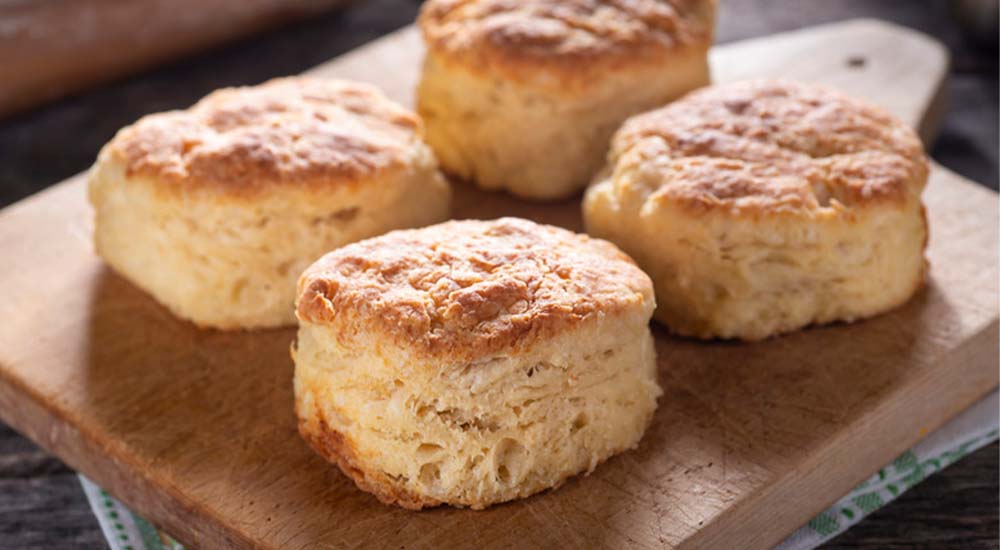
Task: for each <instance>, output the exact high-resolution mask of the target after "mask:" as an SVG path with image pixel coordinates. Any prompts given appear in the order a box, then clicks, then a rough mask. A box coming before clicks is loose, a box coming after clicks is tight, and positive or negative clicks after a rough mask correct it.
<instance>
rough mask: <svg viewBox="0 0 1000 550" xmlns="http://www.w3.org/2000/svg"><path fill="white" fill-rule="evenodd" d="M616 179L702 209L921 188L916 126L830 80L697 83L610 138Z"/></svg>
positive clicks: (817, 201) (831, 201)
mask: <svg viewBox="0 0 1000 550" xmlns="http://www.w3.org/2000/svg"><path fill="white" fill-rule="evenodd" d="M611 163H612V166H613V168H614V174H613V177H614V179H615V181H616V185H617V186H619V187H624V188H631V190H633V191H635V190H637V189H640V190H642V191H643V192H644V193H647V194H648V200H651V201H654V202H655V201H666V202H672V203H675V204H676V203H680V204H683V205H685V206H689V207H692V208H697V209H708V208H719V207H721V208H724V209H726V210H731V209H736V210H742V211H753V210H758V211H769V212H774V211H785V212H798V213H802V212H808V211H815V210H816V209H819V208H826V207H833V208H835V209H845V208H847V207H852V206H863V205H866V204H880V203H884V202H885V201H892V202H901V201H903V200H905V199H906V198H908V197H911V196H912V195H913V194H916V195H919V193H920V191H921V190H922V189H923V186H924V185H925V183H926V181H927V173H928V161H927V158H926V156H925V154H924V150H923V146H922V144H921V143H920V139H919V138H918V136H917V135H916V133H915V132H914V131H913V130H912V129H910V128H909V127H908V126H906V125H905V124H903V123H902V122H901V121H899V120H898V119H896V118H894V117H893V116H891V115H890V114H889V113H887V112H885V111H883V110H882V109H880V108H878V107H875V106H872V105H869V104H867V103H864V102H862V101H859V100H856V99H853V98H850V97H848V96H846V95H844V94H841V93H839V92H836V91H834V90H831V89H829V88H826V87H822V86H818V85H814V84H802V83H797V82H791V81H784V80H777V81H774V80H753V81H745V82H737V83H734V84H727V85H719V86H713V87H709V88H704V89H701V90H697V91H695V92H692V93H691V94H689V95H687V96H686V97H684V98H682V99H680V100H678V101H676V102H674V103H671V104H670V105H667V106H666V107H663V108H661V109H658V110H655V111H651V112H648V113H645V114H642V115H637V116H635V117H633V118H631V119H629V120H628V121H627V122H626V123H625V124H624V125H623V126H622V128H621V129H620V130H619V131H618V133H617V134H616V135H615V138H614V139H613V141H612V151H611Z"/></svg>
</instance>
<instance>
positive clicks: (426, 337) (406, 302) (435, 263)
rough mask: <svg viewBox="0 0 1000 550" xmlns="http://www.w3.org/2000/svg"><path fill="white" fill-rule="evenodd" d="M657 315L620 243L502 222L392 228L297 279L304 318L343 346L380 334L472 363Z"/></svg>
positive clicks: (419, 350)
mask: <svg viewBox="0 0 1000 550" xmlns="http://www.w3.org/2000/svg"><path fill="white" fill-rule="evenodd" d="M653 307H654V300H653V290H652V283H651V282H650V280H649V277H647V276H646V274H645V273H643V272H642V271H641V270H640V269H639V268H638V267H636V265H635V264H634V263H633V262H632V260H631V259H630V258H629V257H628V256H626V255H625V254H624V253H622V252H621V251H620V250H618V248H617V247H615V246H614V245H612V244H610V243H608V242H606V241H602V240H599V239H592V238H590V237H587V236H585V235H579V234H575V233H572V232H570V231H567V230H564V229H560V228H556V227H552V226H545V225H539V224H536V223H533V222H530V221H527V220H521V219H516V218H503V219H499V220H493V221H473V220H466V221H452V222H447V223H443V224H439V225H435V226H431V227H427V228H423V229H417V230H407V231H393V232H391V233H387V234H386V235H383V236H381V237H376V238H374V239H368V240H365V241H361V242H358V243H355V244H352V245H348V246H345V247H343V248H340V249H338V250H336V251H334V252H331V253H330V254H327V255H326V256H324V257H323V258H321V259H320V260H319V261H317V262H316V263H315V264H313V265H312V266H311V267H310V268H309V269H307V270H306V271H305V273H303V275H302V277H301V278H300V279H299V291H298V301H297V315H298V317H299V319H300V320H302V321H308V322H311V323H318V324H327V325H331V326H335V327H336V328H337V329H338V334H339V337H341V338H350V337H351V336H352V335H354V334H358V333H368V332H374V333H377V334H380V335H383V336H385V337H386V338H388V339H389V340H391V341H392V342H393V343H395V344H397V345H399V346H400V347H403V348H406V349H408V350H410V351H411V352H413V353H415V354H421V355H425V356H434V357H438V358H442V357H444V358H449V359H454V360H473V359H476V358H481V357H488V356H490V355H491V354H494V353H496V352H499V351H504V352H506V353H511V352H515V353H516V352H517V351H518V350H523V349H527V348H528V347H529V346H530V345H531V344H532V343H534V342H536V341H538V340H539V339H544V338H548V337H551V336H552V335H554V334H557V333H559V332H562V331H564V330H569V329H572V328H574V327H576V326H578V325H579V324H580V323H583V322H586V321H588V320H591V319H592V318H594V317H595V316H603V315H612V314H617V313H623V312H626V311H636V310H646V311H647V312H651V311H652V309H653Z"/></svg>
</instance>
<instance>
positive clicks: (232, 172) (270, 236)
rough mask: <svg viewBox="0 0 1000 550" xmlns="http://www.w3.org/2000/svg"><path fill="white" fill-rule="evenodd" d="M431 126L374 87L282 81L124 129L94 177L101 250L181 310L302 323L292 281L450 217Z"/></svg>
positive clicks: (231, 319)
mask: <svg viewBox="0 0 1000 550" xmlns="http://www.w3.org/2000/svg"><path fill="white" fill-rule="evenodd" d="M421 131H422V130H421V122H420V120H419V118H418V117H417V116H416V115H414V114H413V113H411V112H409V111H407V110H405V109H403V108H402V107H400V106H399V105H396V104H395V103H393V102H392V101H390V100H389V99H387V98H386V97H385V96H384V95H383V94H382V93H381V92H380V91H378V90H377V89H376V88H374V87H372V86H370V85H367V84H360V83H354V82H345V81H335V80H320V79H311V78H284V79H278V80H273V81H270V82H268V83H265V84H262V85H260V86H255V87H247V88H231V89H224V90H219V91H216V92H214V93H212V94H210V95H208V96H207V97H205V98H204V99H202V100H201V101H199V102H198V103H197V104H196V105H194V106H193V107H191V108H190V109H188V110H185V111H171V112H166V113H160V114H155V115H150V116H147V117H144V118H142V119H141V120H139V121H138V122H136V123H135V124H134V125H132V126H129V127H126V128H124V129H122V130H121V131H120V132H119V133H118V134H117V135H116V136H115V138H114V139H113V140H112V141H111V142H110V143H108V144H107V145H106V146H105V147H104V148H103V149H102V151H101V153H100V156H99V158H98V160H97V163H96V164H95V165H94V167H93V168H92V170H91V172H90V182H89V196H90V202H91V203H92V204H93V206H94V210H95V213H96V216H95V225H96V227H95V232H94V240H95V245H96V249H97V253H98V254H100V255H101V256H102V257H103V258H104V260H105V261H106V262H107V263H108V264H109V265H110V266H111V267H112V268H113V269H115V271H117V272H118V273H120V274H121V275H123V276H124V277H125V278H127V279H129V280H130V281H132V282H133V283H135V284H136V285H137V286H139V287H141V288H143V289H144V290H146V291H148V292H149V293H150V294H152V295H153V297H155V298H156V299H157V300H158V301H160V302H161V303H163V304H164V305H166V306H167V307H168V308H170V309H171V310H172V311H173V312H174V313H175V314H176V315H178V316H179V317H183V318H185V319H189V320H191V321H193V322H195V323H196V324H198V325H199V326H205V327H216V328H222V329H233V328H251V327H273V326H280V325H289V324H294V323H295V315H294V300H295V282H296V280H297V279H298V276H299V274H301V273H302V270H303V269H305V268H306V266H308V265H309V264H311V263H312V262H314V261H315V260H316V259H317V258H319V257H320V256H321V255H322V254H324V253H326V252H327V251H329V250H330V249H332V248H336V247H338V246H340V245H343V244H346V243H349V242H352V241H356V240H359V239H362V238H365V237H370V236H373V235H378V234H380V233H383V232H385V231H388V230H390V229H395V228H402V227H414V226H420V225H426V224H430V223H435V222H438V221H441V220H443V219H445V218H446V217H447V215H448V203H449V198H450V190H449V187H448V184H447V182H446V181H445V180H444V178H443V177H442V176H441V175H440V173H439V172H438V169H437V163H436V160H435V158H434V154H433V153H432V152H431V150H430V148H428V147H427V146H426V145H425V144H424V143H423V142H422V141H421Z"/></svg>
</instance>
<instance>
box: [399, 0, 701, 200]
mask: <svg viewBox="0 0 1000 550" xmlns="http://www.w3.org/2000/svg"><path fill="white" fill-rule="evenodd" d="M714 18H715V1H714V0H670V1H663V0H638V1H635V2H596V1H593V0H571V1H566V0H533V1H526V2H508V1H505V0H471V1H468V0H466V1H461V0H429V1H428V2H427V3H425V4H424V7H423V9H422V11H421V14H420V18H419V25H420V29H421V31H422V33H423V37H424V42H425V43H426V44H427V55H426V58H425V60H424V67H423V74H422V76H421V80H420V84H419V87H418V91H417V106H418V107H417V110H418V112H419V113H420V115H421V116H422V117H423V118H424V120H425V122H426V124H427V142H428V143H429V144H430V145H431V147H432V148H433V149H434V151H435V153H437V155H438V158H439V159H440V161H441V165H442V167H443V168H444V169H445V171H447V172H450V173H452V174H454V175H456V176H459V177H461V178H465V179H468V180H472V181H474V182H475V183H476V184H477V185H479V186H480V187H482V188H484V189H489V190H496V189H505V190H508V191H509V192H511V193H513V194H514V195H517V196H520V197H522V198H527V199H558V198H563V197H567V196H570V195H572V194H574V193H576V192H578V191H580V190H581V189H583V188H584V187H586V185H587V183H588V182H589V181H590V178H591V177H592V176H593V175H594V173H595V172H597V171H598V170H599V169H600V168H601V166H602V164H603V162H604V158H605V156H606V153H607V147H608V140H609V139H610V137H611V135H612V133H613V132H614V131H615V129H616V128H617V127H618V126H619V125H620V124H621V123H622V122H623V121H624V120H625V119H626V118H627V117H628V116H630V115H633V114H635V113H639V112H642V111H645V110H647V109H651V108H654V107H659V106H660V105H663V104H664V103H665V102H667V101H669V100H671V99H674V98H676V97H678V96H680V95H682V94H684V93H685V92H688V91H690V90H692V89H694V88H697V87H699V86H704V85H706V84H708V82H709V71H708V63H707V52H708V49H709V46H710V45H711V43H712V34H713V26H714Z"/></svg>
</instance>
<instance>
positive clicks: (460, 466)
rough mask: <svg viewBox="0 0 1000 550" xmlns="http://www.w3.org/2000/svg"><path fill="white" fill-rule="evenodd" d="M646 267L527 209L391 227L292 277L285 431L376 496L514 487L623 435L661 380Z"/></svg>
mask: <svg viewBox="0 0 1000 550" xmlns="http://www.w3.org/2000/svg"><path fill="white" fill-rule="evenodd" d="M653 307H654V304H653V288H652V284H651V283H650V281H649V278H648V277H647V276H646V275H645V274H644V273H643V272H642V271H640V270H639V268H638V267H636V266H635V264H634V263H632V261H631V260H630V259H629V258H628V257H627V256H625V255H624V254H622V253H621V251H619V250H618V249H617V248H615V247H614V245H611V244H610V243H607V242H605V241H600V240H596V239H591V238H589V237H587V236H584V235H578V234H575V233H572V232H569V231H566V230H564V229H558V228H555V227H551V226H544V225H538V224H535V223H533V222H529V221H527V220H521V219H515V218H504V219H500V220H495V221H452V222H447V223H443V224H439V225H435V226H431V227H427V228H424V229H416V230H405V231H394V232H391V233H388V234H386V235H382V236H380V237H376V238H373V239H368V240H364V241H361V242H358V243H354V244H351V245H348V246H345V247H343V248H340V249H339V250H335V251H333V252H331V253H330V254H328V255H326V256H324V257H323V258H322V259H320V260H319V261H318V262H316V263H315V264H313V265H312V266H311V267H310V268H309V269H307V270H306V271H305V273H303V275H302V278H301V279H300V280H299V295H298V302H297V314H298V317H299V335H298V342H297V346H296V347H295V348H293V357H294V359H295V404H296V412H297V414H298V417H299V431H300V432H301V434H302V436H303V437H304V438H305V439H306V440H307V441H308V442H309V444H310V445H311V446H312V447H313V448H314V449H315V450H316V451H317V452H318V453H319V454H320V455H322V456H324V457H326V458H327V459H328V460H330V461H331V462H335V463H336V464H337V465H338V466H340V469H341V470H343V472H344V473H345V474H347V475H348V476H349V477H351V478H352V479H353V480H354V481H355V483H357V485H358V487H360V488H361V489H363V490H365V491H369V492H371V493H374V494H375V495H376V496H377V497H378V498H379V499H381V500H382V501H384V502H386V503H394V504H398V505H400V506H403V507H406V508H413V509H419V508H422V507H425V506H434V505H437V504H441V503H447V504H452V505H456V506H468V507H472V508H484V507H486V506H489V505H490V504H493V503H497V502H503V501H507V500H511V499H514V498H519V497H525V496H528V495H531V494H533V493H536V492H538V491H542V490H544V489H547V488H550V487H555V486H558V485H559V484H561V483H562V482H563V481H565V480H566V479H567V478H568V477H570V476H573V475H575V474H577V473H580V472H589V471H591V470H593V469H594V468H595V467H596V466H597V465H598V463H600V462H602V461H604V460H605V459H607V458H608V457H610V456H611V455H613V454H615V453H619V452H622V451H624V450H626V449H629V448H631V447H634V446H635V445H636V444H637V443H638V441H639V438H640V437H641V436H642V433H643V431H644V430H645V429H646V426H647V425H648V424H649V422H650V419H651V417H652V414H653V411H654V409H655V408H656V398H657V397H658V396H659V395H660V393H661V392H660V388H659V386H658V385H657V383H656V361H655V350H654V348H653V339H652V336H651V334H650V330H649V325H648V323H649V318H650V315H651V314H652V311H653Z"/></svg>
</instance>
